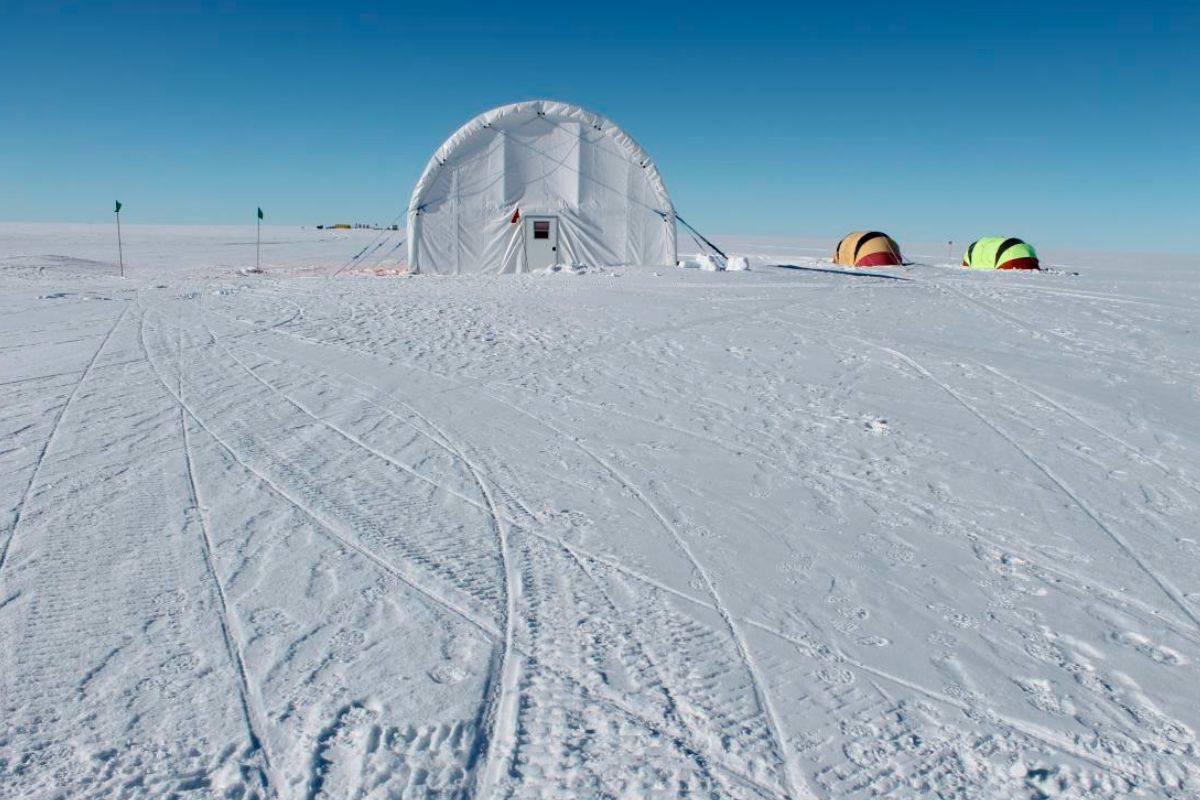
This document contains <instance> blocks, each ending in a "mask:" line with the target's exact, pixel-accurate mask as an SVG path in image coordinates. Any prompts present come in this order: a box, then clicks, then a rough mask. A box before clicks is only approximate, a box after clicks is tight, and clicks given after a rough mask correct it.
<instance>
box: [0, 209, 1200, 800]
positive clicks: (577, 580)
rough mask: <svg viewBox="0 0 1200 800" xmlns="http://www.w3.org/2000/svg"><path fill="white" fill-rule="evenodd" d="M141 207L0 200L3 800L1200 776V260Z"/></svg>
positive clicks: (701, 793)
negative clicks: (692, 240)
mask: <svg viewBox="0 0 1200 800" xmlns="http://www.w3.org/2000/svg"><path fill="white" fill-rule="evenodd" d="M112 233H113V232H112V231H111V230H110V229H109V228H106V227H99V226H17V225H6V226H0V397H2V398H3V402H2V403H0V414H2V423H0V424H2V427H0V511H2V512H3V516H2V517H0V548H2V550H0V797H4V798H56V797H73V798H80V797H94V798H100V797H104V798H108V797H168V796H174V797H209V796H211V797H230V798H233V797H280V798H316V797H331V798H332V797H338V798H350V797H370V798H376V797H461V796H469V797H479V798H492V797H530V798H547V797H563V798H576V797H622V798H642V797H676V796H689V797H713V798H785V797H788V798H790V797H795V798H811V797H817V798H861V797H873V796H884V795H886V796H898V797H934V796H937V797H964V798H985V797H986V798H992V797H994V798H1039V797H1077V798H1084V797H1086V798H1101V797H1126V796H1130V797H1179V798H1184V797H1196V796H1197V794H1200V753H1198V752H1197V742H1196V731H1197V729H1198V727H1200V668H1198V664H1200V414H1197V413H1196V412H1197V409H1198V406H1200V388H1198V386H1200V346H1198V342H1200V265H1198V264H1197V263H1195V261H1194V260H1191V261H1189V260H1186V259H1183V258H1180V257H1176V258H1170V257H1164V256H1112V255H1108V256H1100V255H1086V254H1081V255H1070V254H1055V253H1053V252H1043V253H1042V254H1041V255H1042V263H1043V266H1044V267H1049V268H1050V269H1049V270H1048V271H1047V272H1046V273H1044V274H1011V273H1010V274H1005V273H996V272H987V273H978V272H974V273H973V272H969V271H967V270H963V269H959V268H957V267H954V266H951V264H953V263H957V260H958V258H959V257H960V255H961V253H960V251H959V249H955V250H954V251H953V252H952V253H951V254H949V255H948V254H947V252H946V250H945V246H944V245H943V246H942V248H941V249H940V250H939V249H937V248H921V247H920V246H914V245H909V244H907V243H906V244H905V255H906V257H908V258H910V259H912V260H913V261H915V262H917V263H915V264H914V265H912V266H911V267H907V268H899V267H890V268H889V267H879V268H874V269H872V270H869V271H863V270H857V271H855V270H854V268H849V269H845V268H839V267H834V266H832V265H831V264H830V263H829V255H830V253H829V247H828V245H827V244H822V243H817V244H816V245H813V246H811V247H810V246H809V245H808V243H802V242H781V241H774V242H771V241H763V240H750V239H742V240H734V239H728V238H722V239H720V241H721V243H722V246H723V247H725V248H726V249H728V250H729V251H730V252H731V254H732V255H736V256H740V257H742V258H745V259H746V260H745V261H744V262H742V261H739V262H738V265H739V266H743V265H745V266H749V267H750V269H749V270H739V271H707V270H705V269H676V268H661V267H656V268H639V267H616V268H613V267H607V268H605V269H603V270H589V269H586V268H584V267H579V268H571V269H569V270H565V271H562V272H560V273H559V274H525V275H515V276H505V277H487V276H461V277H438V276H423V277H399V276H397V275H396V273H397V272H399V271H400V270H399V267H398V265H396V264H392V263H383V262H382V261H380V262H379V263H374V262H373V263H366V264H362V265H357V266H356V268H355V269H351V270H348V271H346V272H344V273H343V274H342V275H340V276H338V277H336V278H330V277H328V274H329V273H331V272H332V271H333V270H335V269H337V268H338V267H340V266H343V265H344V264H345V263H346V261H347V259H348V258H349V257H350V256H351V255H353V254H354V253H355V252H357V251H358V250H359V249H360V248H362V247H364V246H365V245H367V244H368V242H369V241H370V237H371V236H374V235H375V234H374V233H372V232H364V231H349V232H344V233H337V234H331V233H330V232H328V231H313V230H300V229H287V228H278V227H264V228H263V235H264V239H263V266H264V269H265V270H266V273H265V274H264V275H253V276H251V275H242V274H239V272H238V271H239V270H241V269H243V268H245V267H247V266H253V263H254V236H253V229H248V230H247V229H241V230H239V229H232V228H147V227H138V226H133V225H129V226H126V228H125V236H126V238H125V248H124V257H125V260H126V266H127V277H125V278H123V279H122V278H120V277H117V276H116V274H115V273H116V269H117V268H116V264H115V259H116V246H115V241H114V240H113V236H112ZM379 252H380V254H381V255H380V258H381V259H382V258H383V257H384V256H385V255H386V254H387V252H388V248H384V249H381V250H380V251H379ZM690 258H692V261H691V262H690V263H695V264H698V263H699V259H696V258H695V257H690ZM358 267H361V268H358ZM375 270H381V271H382V274H386V275H388V277H378V276H376V274H375Z"/></svg>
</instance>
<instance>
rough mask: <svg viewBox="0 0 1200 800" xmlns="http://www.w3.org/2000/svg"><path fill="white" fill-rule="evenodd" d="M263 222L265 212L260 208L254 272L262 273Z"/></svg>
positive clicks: (255, 239) (255, 240)
mask: <svg viewBox="0 0 1200 800" xmlns="http://www.w3.org/2000/svg"><path fill="white" fill-rule="evenodd" d="M262 221H263V210H262V206H259V207H258V220H257V223H258V227H257V229H256V232H255V233H256V235H255V237H254V271H255V272H262Z"/></svg>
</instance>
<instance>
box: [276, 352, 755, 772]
mask: <svg viewBox="0 0 1200 800" xmlns="http://www.w3.org/2000/svg"><path fill="white" fill-rule="evenodd" d="M256 354H257V355H258V356H260V357H268V359H270V356H266V355H265V354H262V353H257V351H256ZM272 360H274V359H272ZM280 363H281V365H282V362H280ZM288 368H290V369H301V371H304V372H305V373H307V374H310V375H311V377H313V378H316V379H318V380H322V381H324V383H328V384H329V385H330V386H331V387H337V389H344V387H346V385H344V384H338V383H336V381H332V380H330V379H329V378H328V377H323V375H320V374H319V373H316V372H312V371H310V369H306V368H305V367H301V366H299V365H298V363H289V365H288ZM346 378H347V379H348V380H354V381H356V383H364V384H365V385H370V384H366V381H362V380H361V379H359V378H358V377H356V375H353V374H350V373H346ZM376 389H377V391H378V387H376ZM354 393H355V395H358V396H359V397H360V398H361V399H364V401H366V402H367V403H370V404H371V405H374V407H376V408H378V409H379V410H380V411H382V413H384V414H386V415H389V416H392V417H394V419H397V420H400V421H402V422H406V423H412V421H413V417H414V416H415V417H416V419H419V420H421V421H422V422H424V423H425V425H428V426H430V427H431V429H432V431H434V432H436V435H433V434H430V433H428V432H422V433H424V435H426V437H428V438H430V440H431V441H433V443H434V444H436V445H438V446H440V447H443V449H445V450H446V451H448V452H449V453H451V455H452V456H454V457H455V458H458V459H462V461H463V462H466V463H470V461H473V459H467V457H466V455H464V453H463V451H462V447H461V445H460V446H454V445H452V444H451V439H450V437H449V434H446V432H445V429H444V428H442V427H440V426H438V425H436V423H434V422H433V421H432V420H430V419H428V417H427V416H426V415H424V414H421V413H420V411H419V410H418V409H415V408H414V407H413V405H412V404H410V403H407V402H404V401H402V399H398V398H396V397H395V396H394V395H392V396H389V399H390V401H392V402H396V403H398V404H401V405H403V407H404V408H406V409H407V410H408V414H409V415H410V416H401V415H397V414H396V413H395V411H392V410H391V409H390V408H388V407H385V405H383V404H380V403H378V402H377V401H374V399H373V398H372V397H371V396H368V395H367V393H364V392H362V391H359V390H354ZM472 469H473V470H474V471H475V473H476V474H480V480H481V481H482V473H484V470H482V468H481V467H479V465H478V464H472ZM517 503H518V504H520V505H521V506H522V509H523V510H524V512H526V513H527V515H528V516H529V518H530V521H532V522H533V523H534V524H536V518H535V515H534V513H533V511H532V510H529V507H528V506H527V505H526V504H524V503H523V501H521V500H520V498H518V499H517ZM491 505H492V506H493V509H494V503H492V504H491ZM496 515H497V517H498V518H500V513H499V511H496ZM502 524H505V523H503V522H502ZM506 524H509V525H511V527H512V528H514V529H516V530H518V531H520V533H522V534H526V535H528V536H530V537H533V539H536V540H541V541H544V542H545V543H547V545H551V546H554V545H557V546H558V547H559V548H560V549H562V551H563V552H564V553H565V554H566V555H568V557H569V558H570V559H571V561H572V563H575V564H576V565H577V566H578V569H580V571H581V572H582V573H583V575H584V576H586V577H587V579H588V581H589V582H590V583H592V584H593V585H595V587H596V589H598V591H599V593H600V594H601V596H602V597H604V602H605V604H606V606H607V608H608V609H610V612H611V614H612V618H613V619H622V618H620V615H622V614H624V613H626V612H623V610H622V609H619V608H618V607H617V604H616V603H614V602H613V600H612V597H611V595H610V593H608V591H607V589H606V588H605V585H604V583H602V582H601V581H600V579H599V578H598V577H596V576H595V575H594V572H593V570H592V569H590V567H589V566H588V559H593V558H594V557H592V555H590V554H587V555H584V554H583V553H582V552H580V551H578V549H576V548H574V547H571V546H569V545H568V543H566V542H565V541H563V540H562V539H560V537H558V536H551V535H547V534H541V533H539V531H536V530H535V529H534V528H530V527H526V525H522V524H521V523H518V522H517V521H508V523H506ZM598 566H602V567H606V569H611V567H612V564H610V563H607V561H605V563H602V564H598ZM618 572H620V571H619V570H618ZM625 577H632V578H634V579H635V581H638V582H640V583H641V584H643V585H646V587H647V588H649V589H652V590H665V591H671V593H673V594H679V593H676V590H673V589H670V588H667V587H665V585H664V584H659V583H658V582H653V581H649V579H647V578H644V577H642V576H637V577H634V576H632V575H630V573H626V575H625ZM679 596H682V597H685V599H686V600H688V601H689V602H691V603H695V604H698V606H700V607H702V608H706V609H708V610H715V609H714V608H713V607H712V606H710V604H708V603H704V602H702V601H698V600H696V599H692V597H690V596H686V595H682V594H680V595H679ZM622 625H625V624H624V622H622ZM628 627H629V630H628V631H626V632H628V633H629V640H636V642H637V643H638V644H637V649H638V651H640V652H641V654H642V656H643V657H644V658H646V660H647V662H648V663H649V668H650V669H652V670H653V672H654V673H655V675H656V678H655V681H656V684H658V685H659V686H660V687H661V693H662V694H664V697H665V699H666V704H667V706H668V712H667V716H668V720H667V722H673V724H674V726H676V729H677V730H680V732H682V730H684V729H686V727H688V723H686V722H685V721H684V720H683V718H682V717H680V714H679V705H680V700H679V698H678V697H677V692H676V691H674V690H672V688H671V684H670V681H668V680H667V676H666V674H665V672H664V669H662V668H661V667H660V666H659V664H658V662H656V660H655V658H654V657H653V656H650V654H649V651H648V649H647V645H646V644H644V640H643V639H644V637H643V634H642V633H641V632H640V631H638V630H637V627H636V626H628ZM696 763H697V766H700V768H701V772H702V774H706V775H709V777H710V778H712V777H713V776H712V775H710V772H709V771H708V770H707V759H704V758H697V759H696ZM760 788H761V787H760Z"/></svg>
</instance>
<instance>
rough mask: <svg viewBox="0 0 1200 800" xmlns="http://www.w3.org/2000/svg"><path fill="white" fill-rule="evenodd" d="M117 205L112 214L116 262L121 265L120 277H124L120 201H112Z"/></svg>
mask: <svg viewBox="0 0 1200 800" xmlns="http://www.w3.org/2000/svg"><path fill="white" fill-rule="evenodd" d="M114 202H115V203H116V204H117V205H116V208H114V209H113V213H114V214H116V215H117V260H118V261H119V262H120V264H121V277H122V278H124V277H125V252H124V251H123V250H122V249H121V201H120V200H115V201H114Z"/></svg>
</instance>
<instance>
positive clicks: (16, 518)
mask: <svg viewBox="0 0 1200 800" xmlns="http://www.w3.org/2000/svg"><path fill="white" fill-rule="evenodd" d="M129 307H130V302H129V301H128V300H126V301H125V307H124V308H123V309H121V313H120V314H119V315H118V316H117V318H116V320H114V321H113V324H112V326H111V327H109V329H108V332H107V333H106V334H104V338H103V339H101V340H100V345H99V346H98V347H97V348H96V352H95V353H93V354H92V358H91V360H90V361H88V363H87V366H86V367H84V368H83V372H81V373H80V374H79V380H78V381H76V382H75V386H74V388H72V389H71V393H70V394H69V395H67V401H66V402H65V403H63V404H62V406H60V407H59V409H58V414H57V415H55V417H54V422H52V423H51V425H50V433H49V435H48V436H46V441H45V442H43V443H42V449H41V451H40V452H39V453H38V456H37V461H36V462H34V466H33V472H31V473H30V475H29V481H28V483H26V484H25V491H24V492H22V494H21V500H20V502H19V503H17V510H16V512H15V513H14V515H13V522H12V526H11V527H10V528H9V533H8V538H7V539H5V540H4V546H3V548H0V573H3V571H4V565H5V564H6V563H8V550H9V547H11V546H12V542H13V540H14V539H16V538H17V528H18V527H19V526H20V524H21V517H22V515H23V514H24V512H25V504H26V503H27V502H29V496H30V494H31V493H32V492H33V487H34V485H35V484H36V483H37V479H38V476H39V475H41V472H42V465H43V464H44V463H45V461H46V454H47V453H48V452H50V445H51V444H53V442H54V439H55V436H56V435H57V434H58V429H59V425H60V424H61V423H62V420H63V417H64V416H66V413H67V409H68V408H69V407H70V405H71V402H72V401H73V400H74V399H75V396H76V395H77V394H79V388H80V387H81V386H83V384H84V381H86V380H87V378H88V376H89V375H91V374H92V370H93V369H94V368H95V366H96V362H97V361H98V360H99V359H100V354H101V353H102V352H104V347H105V345H107V344H108V340H109V339H111V338H112V335H113V333H114V332H115V331H116V330H117V326H119V325H120V324H121V320H123V319H125V316H126V315H127V314H128V313H129Z"/></svg>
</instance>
